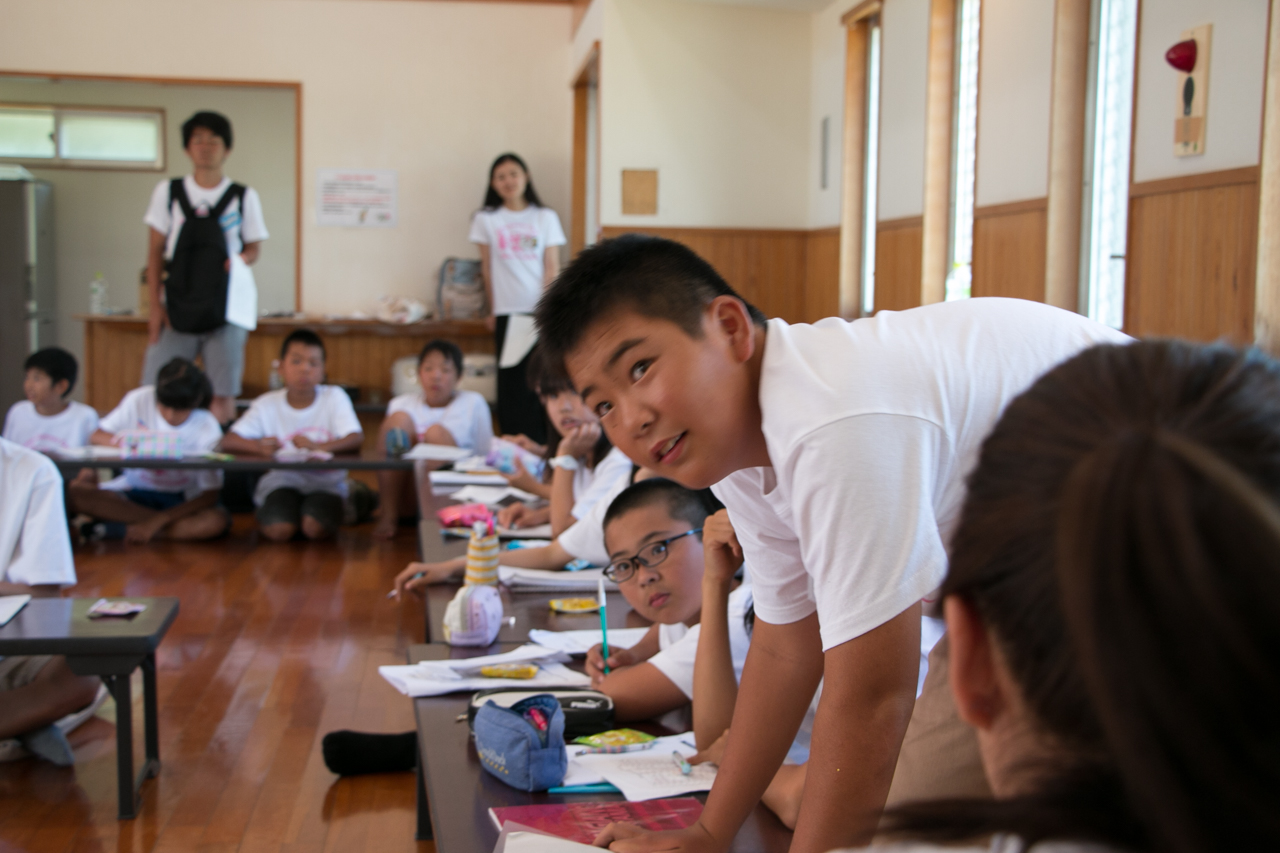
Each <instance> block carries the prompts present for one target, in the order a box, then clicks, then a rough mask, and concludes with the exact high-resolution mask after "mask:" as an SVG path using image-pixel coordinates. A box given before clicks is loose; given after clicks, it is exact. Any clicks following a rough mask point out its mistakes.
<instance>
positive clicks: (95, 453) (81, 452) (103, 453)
mask: <svg viewBox="0 0 1280 853" xmlns="http://www.w3.org/2000/svg"><path fill="white" fill-rule="evenodd" d="M123 452H124V451H123V449H122V448H119V447H114V446H112V447H107V446H104V445H101V444H89V445H85V446H84V447H64V448H61V449H59V450H57V451H55V455H56V456H60V457H62V458H63V459H119V458H120V457H121V455H122V454H123Z"/></svg>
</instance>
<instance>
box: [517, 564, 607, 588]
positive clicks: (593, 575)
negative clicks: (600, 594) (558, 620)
mask: <svg viewBox="0 0 1280 853" xmlns="http://www.w3.org/2000/svg"><path fill="white" fill-rule="evenodd" d="M602 577H604V569H583V570H582V571H580V572H548V571H543V570H541V569H516V568H512V567H511V566H498V580H499V581H501V582H502V583H504V584H506V585H507V587H509V588H510V589H511V591H512V592H532V591H535V590H549V591H551V592H579V591H585V592H595V590H596V587H597V586H598V585H599V582H600V578H602ZM604 588H605V589H607V590H609V591H610V592H617V591H618V585H617V584H616V583H614V582H613V581H611V580H608V579H606V580H605V582H604Z"/></svg>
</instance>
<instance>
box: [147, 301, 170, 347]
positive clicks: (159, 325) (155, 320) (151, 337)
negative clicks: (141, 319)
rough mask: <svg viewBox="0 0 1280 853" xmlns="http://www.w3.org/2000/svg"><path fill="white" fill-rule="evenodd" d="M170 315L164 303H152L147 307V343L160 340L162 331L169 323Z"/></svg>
mask: <svg viewBox="0 0 1280 853" xmlns="http://www.w3.org/2000/svg"><path fill="white" fill-rule="evenodd" d="M168 322H169V315H168V314H166V313H165V310H164V305H152V306H150V307H149V308H148V309H147V343H148V344H152V345H154V344H155V343H157V342H158V341H159V340H160V333H161V332H162V331H164V327H165V326H166V325H168Z"/></svg>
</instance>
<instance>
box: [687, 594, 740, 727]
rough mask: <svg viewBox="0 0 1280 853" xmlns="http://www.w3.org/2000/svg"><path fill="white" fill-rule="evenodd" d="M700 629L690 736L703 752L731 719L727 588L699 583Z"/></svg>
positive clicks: (733, 682)
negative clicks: (700, 601) (700, 604)
mask: <svg viewBox="0 0 1280 853" xmlns="http://www.w3.org/2000/svg"><path fill="white" fill-rule="evenodd" d="M699 624H701V626H702V628H701V629H700V631H699V633H698V657H697V662H696V663H695V664H694V667H693V736H694V740H695V742H696V743H697V745H698V749H706V748H707V747H709V746H711V744H712V743H713V742H714V741H715V740H716V738H718V737H720V735H722V734H724V730H725V729H727V728H729V724H730V722H731V721H732V720H733V709H734V705H735V704H736V702H737V698H738V679H737V676H736V675H735V674H734V671H733V650H732V648H731V646H730V643H729V589H728V587H727V585H726V584H723V583H720V582H719V581H717V580H715V579H711V580H704V581H703V584H702V618H701V620H700V623H699Z"/></svg>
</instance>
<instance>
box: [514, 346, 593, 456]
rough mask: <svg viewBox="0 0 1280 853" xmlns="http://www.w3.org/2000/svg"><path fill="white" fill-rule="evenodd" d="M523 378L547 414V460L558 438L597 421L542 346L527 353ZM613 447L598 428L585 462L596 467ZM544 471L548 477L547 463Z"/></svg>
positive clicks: (553, 454) (554, 452) (553, 453)
mask: <svg viewBox="0 0 1280 853" xmlns="http://www.w3.org/2000/svg"><path fill="white" fill-rule="evenodd" d="M525 380H526V381H527V382H528V383H529V388H530V389H532V390H533V392H534V393H535V394H537V395H538V399H539V400H541V401H542V407H543V409H544V410H545V412H546V415H547V430H546V432H547V437H548V441H547V452H546V454H544V457H545V459H546V460H548V461H549V460H550V459H551V458H552V457H553V456H555V455H557V448H558V445H559V439H561V438H564V437H565V436H567V435H568V434H569V433H570V432H572V431H573V430H574V429H576V428H578V427H579V426H582V425H583V424H599V423H600V419H599V418H597V417H596V416H595V413H593V412H592V411H591V410H590V409H588V408H587V406H586V404H585V403H583V402H582V396H581V395H580V394H579V393H578V392H577V391H576V390H574V387H573V384H572V383H571V382H570V381H569V377H568V376H566V375H565V373H564V371H563V370H558V369H556V365H555V364H554V362H552V361H551V359H550V358H548V356H547V353H546V351H545V350H544V349H543V348H542V347H534V349H533V353H532V354H531V355H530V356H529V365H528V368H527V369H526V372H525ZM612 449H613V444H612V443H611V442H610V441H609V437H608V436H607V435H605V434H604V430H600V438H599V439H597V440H596V443H595V446H594V447H592V449H591V458H590V459H589V460H588V462H589V463H590V464H591V466H592V467H595V466H596V465H597V464H598V463H599V462H600V460H602V459H604V457H605V456H606V455H608V453H609V451H610V450H612ZM546 474H547V476H550V474H551V469H550V466H548V467H547V469H546Z"/></svg>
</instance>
